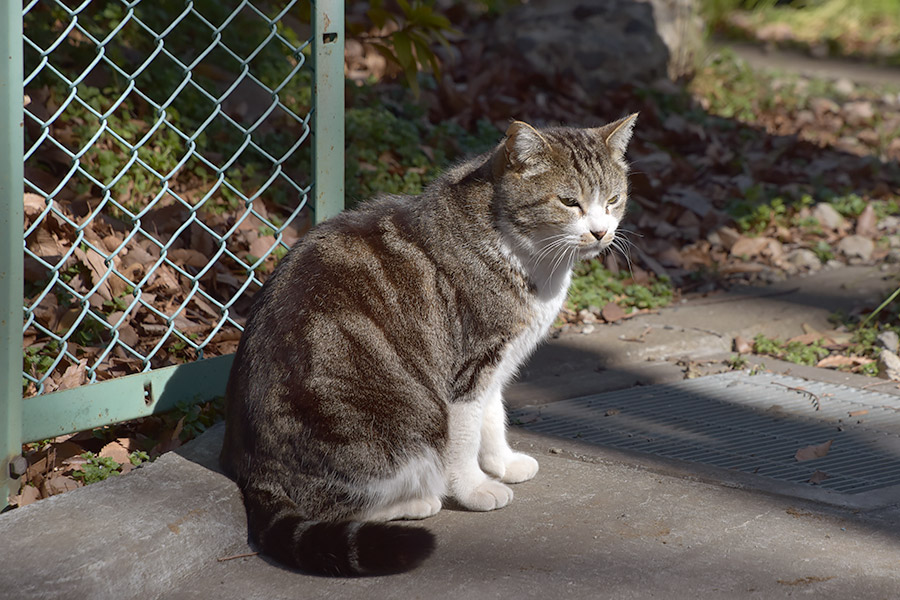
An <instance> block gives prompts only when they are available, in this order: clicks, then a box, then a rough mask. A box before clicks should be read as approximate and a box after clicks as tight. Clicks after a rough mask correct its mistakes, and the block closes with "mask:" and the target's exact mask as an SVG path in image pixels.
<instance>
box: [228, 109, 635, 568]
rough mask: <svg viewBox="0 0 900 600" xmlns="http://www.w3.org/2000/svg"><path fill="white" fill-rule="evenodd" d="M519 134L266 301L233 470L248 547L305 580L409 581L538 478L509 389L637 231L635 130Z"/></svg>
mask: <svg viewBox="0 0 900 600" xmlns="http://www.w3.org/2000/svg"><path fill="white" fill-rule="evenodd" d="M636 116H637V115H631V116H629V117H626V118H624V119H621V120H619V121H616V122H614V123H610V124H608V125H605V126H602V127H598V128H593V129H572V128H562V127H556V128H547V129H541V130H537V129H535V128H534V127H532V126H530V125H527V124H525V123H522V122H518V121H517V122H513V123H512V125H511V126H510V127H509V129H508V131H507V132H506V137H505V138H504V139H503V140H502V141H501V142H500V143H499V144H498V145H497V147H496V148H495V149H494V150H493V151H491V152H488V153H486V154H483V155H481V156H479V157H477V158H475V159H473V160H470V161H469V162H466V163H464V164H462V165H460V166H458V167H456V168H454V169H452V170H450V171H448V172H447V173H445V174H444V175H443V176H442V177H440V178H439V179H437V180H436V181H434V182H433V183H432V184H431V185H430V186H429V187H428V188H427V189H426V190H425V192H424V193H423V194H422V195H421V196H417V197H406V196H387V197H382V198H380V199H377V200H374V201H372V202H369V203H367V204H364V205H363V206H362V207H361V208H359V209H357V210H354V211H348V212H345V213H343V214H341V215H338V216H336V217H334V218H332V219H330V220H329V221H327V222H325V223H324V224H322V225H319V226H318V227H316V228H315V229H313V230H312V231H311V232H310V233H309V234H307V235H306V237H304V239H303V240H302V241H301V242H299V243H298V244H297V245H296V246H295V247H294V248H293V249H292V250H291V251H290V252H289V253H288V254H287V256H285V258H284V259H283V260H282V261H281V263H280V264H279V265H278V267H277V268H276V269H275V271H274V273H273V274H272V276H271V277H270V278H269V280H268V281H267V282H266V284H265V285H264V286H263V287H262V289H261V290H260V292H259V293H258V294H257V297H256V300H255V304H254V309H253V314H252V316H251V317H250V319H249V320H248V322H247V326H246V329H245V330H244V334H243V337H242V338H241V341H240V346H239V347H238V351H237V355H236V356H235V360H234V365H233V367H232V369H231V376H230V379H229V382H228V389H227V393H226V397H227V425H226V431H225V444H224V448H223V449H222V454H221V460H222V464H223V466H224V468H225V470H226V472H227V473H228V474H229V475H230V476H232V477H233V478H234V479H236V481H237V482H238V484H239V486H240V488H241V490H242V491H243V496H244V504H245V506H246V509H247V517H248V526H249V533H250V539H251V542H252V543H254V544H255V545H257V547H258V548H259V549H260V550H261V551H262V553H263V554H266V555H269V556H270V557H272V558H274V559H275V560H277V561H279V562H281V563H284V564H286V565H289V566H292V567H296V568H299V569H302V570H304V571H307V572H312V573H320V574H332V575H373V574H387V573H395V572H400V571H405V570H408V569H411V568H413V567H415V566H416V565H418V564H419V563H420V562H421V561H422V560H423V559H424V558H426V557H427V556H428V555H429V554H430V553H431V552H432V550H433V548H434V538H433V536H432V534H431V533H430V532H428V531H427V530H425V529H422V528H416V527H408V526H405V525H400V524H391V523H387V522H388V521H392V520H397V519H423V518H425V517H430V516H432V515H434V514H435V513H437V512H438V511H439V510H440V509H441V504H442V502H444V501H445V500H449V501H452V502H454V503H455V504H456V505H459V506H461V507H464V508H466V509H469V510H473V511H487V510H494V509H497V508H501V507H503V506H506V505H507V504H508V503H509V502H510V501H511V500H512V498H513V492H512V490H511V489H510V488H509V487H508V486H507V485H506V484H507V483H517V482H520V481H525V480H528V479H531V478H532V477H534V476H535V474H536V473H537V471H538V463H537V461H536V460H535V459H533V458H532V457H530V456H527V455H525V454H521V453H519V452H515V451H513V450H512V449H511V448H510V446H509V444H508V443H507V439H506V414H505V411H504V407H503V398H502V394H503V389H504V386H506V384H507V383H509V381H510V379H511V378H512V377H513V375H514V374H515V372H516V370H517V369H518V367H519V366H520V365H521V364H522V363H523V361H524V360H525V359H526V358H527V357H528V356H529V354H530V353H531V352H532V351H533V350H534V348H535V346H536V345H537V344H538V343H539V342H540V341H541V339H542V338H543V337H544V336H545V335H546V333H547V331H548V329H549V328H550V325H551V324H552V323H553V320H554V318H555V317H556V316H557V313H558V312H559V310H560V308H561V307H562V304H563V301H564V300H565V298H566V292H567V289H568V287H569V282H570V281H571V277H572V267H573V264H574V263H575V261H576V260H579V259H585V258H590V257H594V256H597V255H598V254H600V253H601V252H602V251H603V250H605V249H606V248H608V247H609V245H610V243H611V242H612V241H613V239H614V237H615V235H616V228H617V226H618V224H619V221H620V219H621V218H622V216H623V214H624V212H625V202H626V196H627V191H628V182H627V170H628V166H627V164H626V162H625V159H624V155H625V150H626V146H627V144H628V142H629V139H630V138H631V132H632V128H633V126H634V123H635V117H636Z"/></svg>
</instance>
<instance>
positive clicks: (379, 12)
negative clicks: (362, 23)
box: [366, 7, 394, 29]
mask: <svg viewBox="0 0 900 600" xmlns="http://www.w3.org/2000/svg"><path fill="white" fill-rule="evenodd" d="M366 16H368V17H369V20H370V21H372V24H373V25H374V26H375V27H378V28H379V29H381V28H382V27H384V25H385V23H387V22H388V20H393V18H394V17H393V15H391V13H389V12H388V11H386V10H384V9H383V8H375V7H372V8H370V9H369V10H367V11H366Z"/></svg>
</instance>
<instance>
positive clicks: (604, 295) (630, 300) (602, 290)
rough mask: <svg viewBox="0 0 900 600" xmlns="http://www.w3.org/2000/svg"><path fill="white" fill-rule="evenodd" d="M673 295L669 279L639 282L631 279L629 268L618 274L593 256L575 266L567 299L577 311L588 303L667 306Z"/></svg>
mask: <svg viewBox="0 0 900 600" xmlns="http://www.w3.org/2000/svg"><path fill="white" fill-rule="evenodd" d="M672 296H673V289H672V285H671V283H670V282H669V280H668V279H664V278H660V279H654V280H652V281H651V282H650V283H649V284H647V285H640V284H636V283H633V282H632V281H631V277H630V275H629V274H628V272H626V271H623V272H620V273H619V274H618V275H615V274H613V273H612V272H611V271H609V270H608V269H607V268H606V267H604V266H603V264H602V263H601V262H600V261H599V260H591V261H587V262H583V263H581V264H580V265H578V266H577V267H576V268H575V273H574V276H573V278H572V285H571V287H570V288H569V297H568V300H567V302H566V303H567V305H568V306H569V307H570V308H571V309H573V310H575V311H576V312H577V311H579V310H582V309H585V308H589V307H597V308H602V307H604V306H606V305H607V304H609V303H610V302H615V303H616V304H618V305H619V306H621V307H623V308H626V309H631V310H635V309H638V310H639V309H650V308H659V307H663V306H667V305H668V304H669V303H671V301H672ZM628 312H630V310H629V311H628Z"/></svg>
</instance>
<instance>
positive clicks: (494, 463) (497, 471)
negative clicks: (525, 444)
mask: <svg viewBox="0 0 900 600" xmlns="http://www.w3.org/2000/svg"><path fill="white" fill-rule="evenodd" d="M480 464H481V469H482V470H483V471H484V472H485V473H487V474H488V475H492V476H494V477H496V478H497V479H499V480H500V481H502V482H504V483H520V482H522V481H528V480H529V479H531V478H532V477H534V476H535V475H537V472H538V462H537V461H536V460H534V459H533V458H531V457H530V456H528V455H527V454H522V453H521V452H513V451H512V450H510V451H509V452H508V453H506V454H502V455H496V454H495V455H493V456H482V457H481V461H480Z"/></svg>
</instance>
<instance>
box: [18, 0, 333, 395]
mask: <svg viewBox="0 0 900 600" xmlns="http://www.w3.org/2000/svg"><path fill="white" fill-rule="evenodd" d="M23 15H24V57H23V60H24V91H25V131H24V137H25V154H24V182H25V190H24V191H25V202H24V206H25V230H24V241H25V249H24V252H25V263H24V280H25V303H24V308H25V326H24V353H25V358H24V369H23V373H22V375H23V396H25V397H28V396H35V395H41V394H46V393H48V392H53V391H58V390H64V389H68V388H74V387H77V386H81V385H83V384H86V383H93V382H95V381H99V380H105V379H111V378H117V377H120V376H123V375H128V374H132V373H140V372H145V371H148V370H151V369H156V368H158V367H164V366H167V365H174V364H180V363H185V362H189V361H193V360H196V359H201V358H207V357H211V356H218V355H224V354H228V353H231V352H233V351H234V350H235V348H236V346H237V341H238V338H239V336H240V332H241V330H242V325H243V323H244V320H245V318H246V316H247V312H248V309H249V306H250V302H251V299H252V295H253V292H254V291H255V290H257V289H258V288H259V286H260V285H261V284H262V282H263V281H264V280H265V278H266V276H267V274H268V273H270V272H271V270H272V268H273V267H274V264H275V263H276V261H277V259H278V258H280V257H281V256H283V254H284V253H285V252H286V251H287V249H288V248H289V247H290V246H291V245H292V244H293V243H294V242H295V241H296V240H297V239H299V238H300V237H301V236H302V235H303V234H304V232H305V231H306V230H307V229H308V228H309V227H310V226H311V224H312V220H313V217H312V210H311V208H312V207H311V206H310V204H311V202H310V198H311V187H312V178H311V169H312V159H313V156H312V155H313V152H312V150H311V148H312V140H311V128H312V123H311V115H312V113H313V111H312V107H313V98H312V90H313V87H314V86H313V74H312V70H311V69H310V62H311V53H312V52H313V47H312V46H313V44H312V42H313V40H312V33H311V27H310V25H309V23H310V6H309V3H308V2H307V3H301V2H296V1H285V2H276V1H272V2H266V1H263V0H257V1H255V2H250V1H237V0H232V1H227V0H224V1H219V0H208V1H203V0H196V1H184V0H177V1H176V0H143V1H141V0H137V1H131V2H128V1H125V0H77V1H76V0H71V1H68V0H33V1H31V2H25V3H24V7H23ZM326 41H328V40H327V38H326ZM342 76H343V73H342V72H341V73H339V74H338V75H337V78H339V79H341V81H342ZM339 151H342V149H339ZM317 192H318V190H317Z"/></svg>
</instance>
